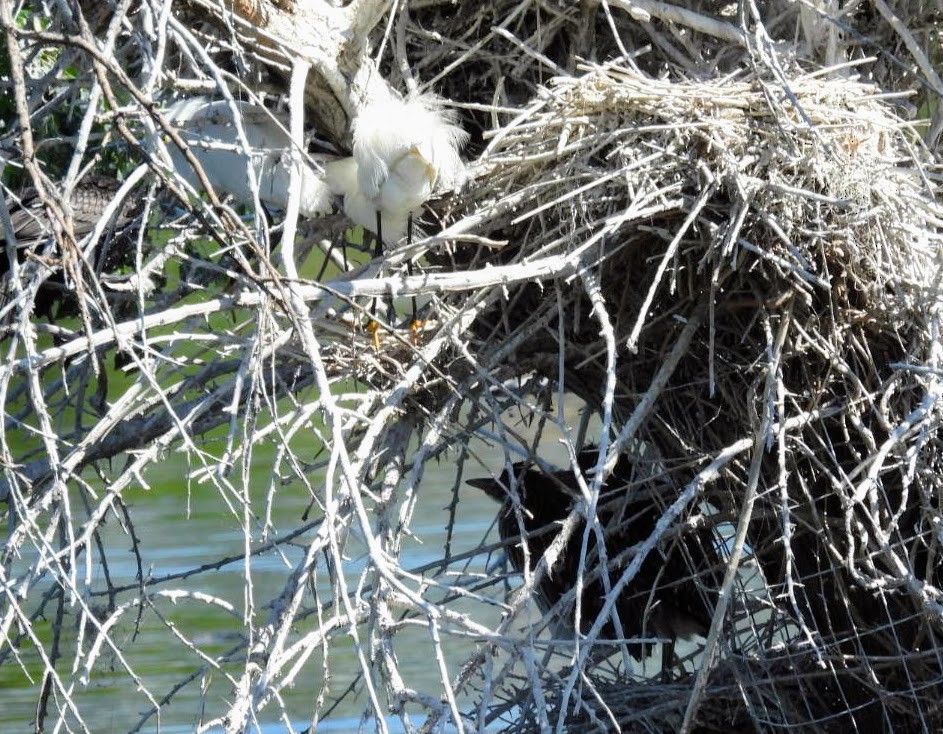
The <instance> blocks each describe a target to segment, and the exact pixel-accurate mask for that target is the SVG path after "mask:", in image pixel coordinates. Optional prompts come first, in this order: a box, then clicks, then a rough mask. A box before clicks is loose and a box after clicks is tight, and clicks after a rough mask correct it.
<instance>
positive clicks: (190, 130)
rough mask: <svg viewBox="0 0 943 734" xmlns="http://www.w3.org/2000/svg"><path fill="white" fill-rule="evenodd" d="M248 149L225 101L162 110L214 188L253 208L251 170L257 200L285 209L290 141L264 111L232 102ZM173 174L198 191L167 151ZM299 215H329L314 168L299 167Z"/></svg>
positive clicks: (188, 170)
mask: <svg viewBox="0 0 943 734" xmlns="http://www.w3.org/2000/svg"><path fill="white" fill-rule="evenodd" d="M236 108H237V109H238V111H239V116H240V119H241V120H242V125H243V127H244V129H245V137H246V142H247V143H248V148H246V146H245V145H243V143H242V141H241V140H240V137H239V133H238V130H237V128H236V124H235V122H234V120H233V115H232V109H231V108H230V106H229V103H228V102H226V101H225V100H219V101H208V100H206V99H205V98H202V97H197V98H193V99H185V100H181V101H179V102H176V103H174V104H173V105H171V106H170V107H168V108H167V109H166V111H165V113H166V115H167V117H168V119H169V120H170V122H171V123H173V124H174V126H175V127H178V128H179V129H178V131H177V132H178V133H180V136H181V137H182V138H183V139H184V141H185V142H186V143H187V145H188V146H190V149H191V150H192V151H193V154H194V156H195V157H196V159H197V160H198V161H199V162H200V165H201V166H202V167H203V170H204V172H205V173H206V176H207V178H208V179H209V180H210V183H212V184H213V188H215V189H216V190H217V192H219V193H228V194H230V195H231V196H232V197H233V198H234V199H236V200H237V201H239V202H240V203H242V204H248V205H251V204H252V201H253V196H252V188H251V186H250V179H249V167H250V166H251V168H252V172H253V174H254V176H255V181H256V183H257V185H258V188H259V200H260V201H262V202H264V203H266V204H270V205H272V206H274V207H278V208H281V209H284V208H285V206H286V204H287V202H288V186H289V181H290V179H291V165H292V162H293V157H294V156H293V155H292V147H291V146H292V143H291V138H290V137H289V135H288V133H287V132H286V130H285V127H284V126H283V125H281V124H279V122H278V121H276V120H275V119H273V117H272V114H271V112H269V111H268V110H266V109H264V108H261V107H258V106H256V105H253V104H250V103H248V102H236ZM168 147H169V149H170V156H171V159H172V161H173V164H174V167H175V169H176V171H177V172H178V173H179V174H180V175H181V176H182V177H183V178H184V179H186V180H187V181H188V182H189V183H190V184H191V185H192V186H193V187H194V188H196V189H199V188H200V182H199V179H198V178H197V175H196V171H194V170H193V168H192V167H191V166H190V164H189V163H187V161H186V159H185V158H184V156H183V153H181V152H180V150H178V149H177V147H176V146H173V145H171V146H168ZM299 182H300V186H301V207H300V211H301V214H302V215H303V216H306V217H313V216H315V215H318V214H326V213H329V212H330V211H331V209H332V205H331V202H332V193H331V190H330V188H329V187H328V185H327V184H326V183H325V182H324V178H323V175H322V174H321V172H320V171H318V170H317V169H316V168H315V167H313V166H312V165H310V164H309V163H307V162H306V161H302V162H301V166H300V171H299Z"/></svg>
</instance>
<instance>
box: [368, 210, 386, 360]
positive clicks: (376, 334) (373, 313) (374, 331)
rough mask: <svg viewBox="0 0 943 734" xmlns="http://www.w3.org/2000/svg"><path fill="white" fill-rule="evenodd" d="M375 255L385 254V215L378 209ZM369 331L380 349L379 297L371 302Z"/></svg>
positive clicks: (374, 346)
mask: <svg viewBox="0 0 943 734" xmlns="http://www.w3.org/2000/svg"><path fill="white" fill-rule="evenodd" d="M373 256H374V257H376V258H380V257H382V256H383V217H382V216H381V214H380V210H379V209H377V240H376V244H375V245H374V248H373ZM367 331H369V332H370V336H371V337H372V338H373V348H374V349H375V350H376V351H378V352H379V351H380V325H379V324H378V323H377V299H376V298H374V299H373V301H372V303H371V304H370V323H369V324H368V326H367Z"/></svg>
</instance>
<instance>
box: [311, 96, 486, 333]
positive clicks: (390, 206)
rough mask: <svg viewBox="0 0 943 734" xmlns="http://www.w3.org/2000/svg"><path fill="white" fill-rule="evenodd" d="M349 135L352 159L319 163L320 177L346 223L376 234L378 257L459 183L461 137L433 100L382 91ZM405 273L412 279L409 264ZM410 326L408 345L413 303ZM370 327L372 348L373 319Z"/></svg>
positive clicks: (446, 112) (439, 102) (463, 137)
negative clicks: (438, 196) (436, 196)
mask: <svg viewBox="0 0 943 734" xmlns="http://www.w3.org/2000/svg"><path fill="white" fill-rule="evenodd" d="M351 137H352V138H353V155H352V156H350V157H348V158H342V159H340V160H335V161H329V162H327V163H325V166H324V169H325V180H326V181H327V183H328V186H330V187H331V190H332V191H333V192H334V193H335V194H336V195H337V196H340V197H342V199H343V205H344V213H345V214H346V215H347V216H348V218H349V219H350V220H351V221H353V222H354V223H355V224H359V225H360V226H362V227H364V228H365V229H367V230H369V231H371V232H373V233H374V234H375V235H376V248H375V252H374V254H375V256H376V257H379V256H380V255H381V254H382V251H383V243H387V244H390V245H395V244H397V243H398V242H399V241H400V239H402V237H403V236H404V235H408V236H409V239H411V237H412V232H411V231H410V230H411V229H412V219H413V214H414V213H415V212H416V211H418V210H419V208H420V207H421V206H422V205H423V204H424V203H425V202H426V201H428V200H429V198H430V197H431V196H432V195H433V194H434V193H436V192H440V191H446V190H448V189H450V188H455V187H457V186H458V185H459V184H461V183H462V181H463V179H464V176H465V165H464V163H462V159H461V157H460V156H459V150H460V149H461V147H462V146H463V145H464V144H465V142H466V140H467V139H468V134H467V133H466V132H465V131H464V130H462V128H461V127H460V126H459V125H458V124H457V123H456V121H455V115H454V114H453V113H452V112H451V111H450V110H446V109H444V108H443V106H442V100H441V99H440V98H439V97H437V96H435V95H433V94H413V95H410V96H408V97H406V98H402V97H399V96H396V95H395V94H394V93H393V92H391V91H389V90H385V91H382V92H380V93H379V94H378V95H377V96H375V97H373V98H371V99H370V100H368V101H367V103H366V104H364V105H363V106H362V107H361V108H360V109H359V110H358V112H357V114H356V116H355V117H354V119H353V122H352V124H351ZM406 270H407V272H408V273H409V274H412V264H411V263H410V262H408V261H407V263H406ZM375 309H376V302H375V301H374V305H373V307H372V309H371V310H375ZM412 323H413V334H414V341H415V334H416V333H417V331H418V325H419V322H418V321H417V319H416V299H415V298H413V319H412ZM369 328H370V329H371V331H372V333H373V338H374V346H375V347H377V346H378V337H377V324H376V322H375V321H373V322H371V324H370V327H369Z"/></svg>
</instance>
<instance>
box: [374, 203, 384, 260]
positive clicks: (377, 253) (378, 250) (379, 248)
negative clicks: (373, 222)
mask: <svg viewBox="0 0 943 734" xmlns="http://www.w3.org/2000/svg"><path fill="white" fill-rule="evenodd" d="M373 256H374V257H382V256H383V217H381V216H380V210H379V209H377V243H376V245H375V246H374V249H373Z"/></svg>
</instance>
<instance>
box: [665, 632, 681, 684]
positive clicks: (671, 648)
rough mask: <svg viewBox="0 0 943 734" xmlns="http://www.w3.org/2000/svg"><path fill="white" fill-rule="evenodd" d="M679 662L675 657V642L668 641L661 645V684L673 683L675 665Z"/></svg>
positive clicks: (672, 640)
mask: <svg viewBox="0 0 943 734" xmlns="http://www.w3.org/2000/svg"><path fill="white" fill-rule="evenodd" d="M677 662H678V657H677V656H676V655H675V640H674V639H671V640H667V641H665V642H663V643H661V682H662V683H671V680H672V678H673V677H674V676H673V675H672V670H673V669H674V666H675V664H676V663H677Z"/></svg>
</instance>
